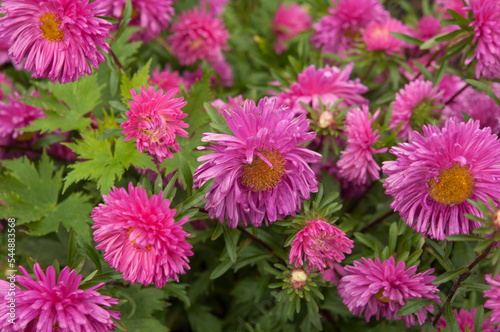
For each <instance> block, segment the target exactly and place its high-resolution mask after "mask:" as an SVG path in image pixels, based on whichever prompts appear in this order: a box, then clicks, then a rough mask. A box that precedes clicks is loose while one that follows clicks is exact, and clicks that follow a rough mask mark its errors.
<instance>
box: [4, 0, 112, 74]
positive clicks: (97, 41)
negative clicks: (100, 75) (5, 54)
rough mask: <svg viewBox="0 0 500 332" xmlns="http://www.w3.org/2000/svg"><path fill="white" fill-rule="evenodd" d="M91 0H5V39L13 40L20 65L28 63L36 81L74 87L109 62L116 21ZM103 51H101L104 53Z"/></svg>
mask: <svg viewBox="0 0 500 332" xmlns="http://www.w3.org/2000/svg"><path fill="white" fill-rule="evenodd" d="M97 3H98V2H92V3H89V1H88V0H82V1H80V0H43V1H38V0H24V1H19V0H5V1H3V3H2V5H1V9H0V12H1V13H5V14H6V15H5V16H4V17H0V38H6V39H8V41H9V44H10V48H9V55H10V56H11V57H12V58H13V59H14V62H15V64H20V63H21V62H23V60H24V59H26V61H25V62H24V69H25V70H27V71H30V70H32V74H31V77H36V78H48V79H50V80H51V81H52V82H54V83H55V82H60V83H68V82H73V81H75V80H77V79H78V78H80V77H82V76H85V75H90V74H92V67H94V68H98V65H99V64H100V63H102V62H104V55H103V53H102V52H101V51H103V52H106V53H107V52H108V50H109V48H110V47H109V45H108V43H107V42H106V40H105V38H110V37H111V36H110V35H109V30H110V29H111V23H109V22H107V21H106V20H104V19H102V18H99V17H98V16H100V15H103V14H104V12H103V11H102V10H100V9H98V8H97ZM98 47H99V48H100V49H101V51H100V50H98Z"/></svg>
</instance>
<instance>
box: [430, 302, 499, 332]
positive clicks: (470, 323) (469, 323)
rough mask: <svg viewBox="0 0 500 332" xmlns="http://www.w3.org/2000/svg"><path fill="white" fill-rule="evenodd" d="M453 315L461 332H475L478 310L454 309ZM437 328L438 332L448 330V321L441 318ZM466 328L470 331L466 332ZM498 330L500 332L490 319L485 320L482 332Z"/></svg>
mask: <svg viewBox="0 0 500 332" xmlns="http://www.w3.org/2000/svg"><path fill="white" fill-rule="evenodd" d="M453 313H454V314H455V318H456V320H457V323H458V328H459V329H460V331H461V332H466V331H474V323H475V322H476V318H475V316H476V308H472V309H471V310H470V311H469V310H467V309H460V311H457V309H454V310H453ZM436 327H437V332H441V329H446V319H444V318H443V317H441V318H439V322H438V324H437V326H436ZM466 328H468V330H466ZM498 330H500V327H495V326H493V325H492V324H491V320H490V319H489V318H485V319H484V320H483V328H482V329H481V331H482V332H497V331H498Z"/></svg>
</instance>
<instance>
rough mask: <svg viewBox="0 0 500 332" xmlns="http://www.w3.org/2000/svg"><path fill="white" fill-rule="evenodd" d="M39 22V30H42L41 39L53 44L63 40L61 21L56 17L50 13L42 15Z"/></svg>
mask: <svg viewBox="0 0 500 332" xmlns="http://www.w3.org/2000/svg"><path fill="white" fill-rule="evenodd" d="M40 22H42V24H41V25H40V28H41V29H42V36H43V38H45V39H47V40H49V41H53V42H58V41H62V40H63V39H64V32H63V31H62V30H61V28H60V25H61V20H58V19H57V18H56V15H54V14H52V13H46V14H43V15H42V16H41V17H40Z"/></svg>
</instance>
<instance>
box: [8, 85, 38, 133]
mask: <svg viewBox="0 0 500 332" xmlns="http://www.w3.org/2000/svg"><path fill="white" fill-rule="evenodd" d="M19 99H21V96H20V95H19V94H18V93H17V92H14V93H13V94H12V95H9V96H7V100H8V101H9V103H8V104H6V103H3V102H1V101H0V138H1V137H12V138H14V139H22V138H21V136H22V135H23V134H24V132H23V131H22V130H21V129H22V128H23V127H26V126H28V125H30V124H31V123H32V122H33V121H35V120H36V119H39V118H44V117H46V115H45V113H44V112H43V111H42V110H41V109H39V108H36V107H33V106H30V105H28V104H25V103H22V102H20V101H19ZM29 135H31V134H29Z"/></svg>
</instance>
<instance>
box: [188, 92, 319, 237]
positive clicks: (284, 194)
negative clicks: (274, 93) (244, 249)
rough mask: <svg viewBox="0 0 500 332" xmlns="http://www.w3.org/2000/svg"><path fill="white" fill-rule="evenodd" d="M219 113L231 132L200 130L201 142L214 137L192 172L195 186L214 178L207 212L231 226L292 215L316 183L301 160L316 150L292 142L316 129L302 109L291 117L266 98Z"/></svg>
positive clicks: (310, 135) (311, 135)
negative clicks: (302, 112)
mask: <svg viewBox="0 0 500 332" xmlns="http://www.w3.org/2000/svg"><path fill="white" fill-rule="evenodd" d="M223 115H224V118H225V119H226V121H227V124H228V125H229V129H230V130H231V132H232V133H233V135H226V134H216V133H205V134H203V138H202V141H203V142H210V141H211V142H214V143H216V144H212V145H211V146H210V147H209V148H206V149H207V150H211V151H214V153H211V154H207V155H204V156H202V157H199V158H198V161H199V162H205V163H204V164H202V165H201V166H199V167H198V169H197V170H196V171H195V173H194V184H195V186H196V187H200V186H202V185H203V184H204V183H205V182H207V181H208V180H209V179H211V178H215V182H214V184H213V186H212V188H211V189H210V191H209V192H208V193H207V195H206V198H207V201H206V205H205V208H206V209H207V210H208V214H209V216H210V217H211V218H219V220H220V221H221V222H223V221H224V219H225V220H227V222H228V224H229V227H231V228H236V226H237V225H238V223H239V222H243V223H244V224H245V225H247V224H248V222H251V223H252V224H253V225H255V226H257V227H259V226H261V225H262V222H263V221H264V220H265V222H266V224H268V222H273V221H276V220H278V219H282V218H284V217H286V216H288V215H289V214H292V215H295V212H297V211H299V210H300V207H301V204H302V201H303V200H304V199H309V197H310V193H311V192H316V191H317V189H318V182H317V181H316V177H315V175H314V172H313V171H312V170H311V168H310V167H309V165H308V164H307V163H314V162H317V161H318V160H319V159H321V155H319V154H318V153H316V152H313V151H310V150H309V149H307V148H305V147H303V146H299V145H298V144H300V143H305V142H308V141H310V140H312V139H314V137H315V135H316V134H315V133H314V132H308V130H309V121H308V120H306V118H305V115H301V116H298V117H295V116H294V114H293V113H292V112H290V110H289V109H288V108H286V107H284V106H282V105H279V104H278V103H277V102H276V101H275V100H268V99H267V98H264V99H261V100H260V101H259V103H258V105H255V102H254V101H253V100H246V101H245V103H244V105H243V107H235V108H233V109H232V110H231V112H224V113H223Z"/></svg>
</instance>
